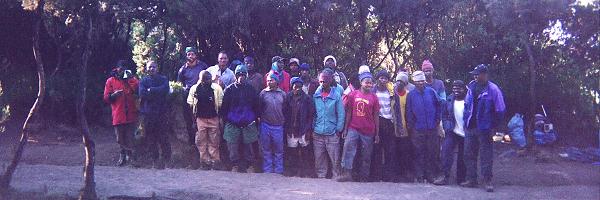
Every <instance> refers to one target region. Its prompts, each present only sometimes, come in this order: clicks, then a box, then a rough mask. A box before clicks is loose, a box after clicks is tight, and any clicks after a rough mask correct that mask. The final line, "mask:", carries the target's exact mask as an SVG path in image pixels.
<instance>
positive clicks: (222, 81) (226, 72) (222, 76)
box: [206, 51, 237, 88]
mask: <svg viewBox="0 0 600 200" xmlns="http://www.w3.org/2000/svg"><path fill="white" fill-rule="evenodd" d="M217 61H218V63H217V64H216V65H214V66H211V67H209V68H208V69H206V70H207V71H208V72H209V73H210V74H211V75H212V76H213V82H215V83H217V84H219V86H221V88H227V87H228V86H229V85H231V84H232V83H233V82H234V81H235V79H236V77H235V75H234V74H233V71H231V69H229V68H227V66H228V64H229V57H228V56H227V52H225V51H221V52H219V54H218V57H217ZM236 69H237V68H236Z"/></svg>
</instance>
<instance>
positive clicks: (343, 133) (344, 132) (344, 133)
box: [342, 130, 348, 139]
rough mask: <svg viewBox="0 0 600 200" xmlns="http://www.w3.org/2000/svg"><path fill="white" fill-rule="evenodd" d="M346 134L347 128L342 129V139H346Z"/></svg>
mask: <svg viewBox="0 0 600 200" xmlns="http://www.w3.org/2000/svg"><path fill="white" fill-rule="evenodd" d="M347 135H348V130H344V131H342V139H346V136H347Z"/></svg>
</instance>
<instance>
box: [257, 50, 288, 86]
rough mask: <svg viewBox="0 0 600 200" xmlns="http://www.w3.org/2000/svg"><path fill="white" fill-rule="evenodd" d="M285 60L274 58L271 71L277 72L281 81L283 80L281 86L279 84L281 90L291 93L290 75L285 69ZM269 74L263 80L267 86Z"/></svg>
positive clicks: (278, 57) (279, 57)
mask: <svg viewBox="0 0 600 200" xmlns="http://www.w3.org/2000/svg"><path fill="white" fill-rule="evenodd" d="M283 60H284V59H283V58H282V57H281V56H273V58H272V59H271V68H270V70H269V72H270V71H274V72H277V74H278V75H279V80H281V84H279V88H281V90H283V91H284V92H285V93H288V92H290V79H291V77H290V74H288V73H287V72H286V71H285V70H284V69H283V67H284V66H285V64H284V63H283ZM267 75H268V74H265V76H264V78H263V80H264V83H265V85H266V84H267V77H268V76H267Z"/></svg>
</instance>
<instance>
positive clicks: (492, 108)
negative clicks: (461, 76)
mask: <svg viewBox="0 0 600 200" xmlns="http://www.w3.org/2000/svg"><path fill="white" fill-rule="evenodd" d="M476 84H477V82H475V81H471V82H470V83H469V85H467V89H468V90H467V96H466V97H465V115H464V117H463V119H464V120H465V128H467V127H469V125H470V120H471V118H472V117H475V120H476V121H475V122H476V124H477V128H478V129H479V130H489V129H492V128H497V127H498V126H499V125H500V124H501V122H502V119H503V118H504V112H505V111H506V105H505V104H504V97H503V96H502V91H501V90H500V88H499V87H498V86H497V85H496V84H494V83H492V82H490V81H488V83H487V85H486V86H484V88H483V89H482V90H481V93H480V94H479V95H478V96H477V97H475V94H473V93H474V90H475V87H476ZM474 98H477V99H478V103H477V107H476V108H475V107H474V105H473V104H474V102H473V101H474Z"/></svg>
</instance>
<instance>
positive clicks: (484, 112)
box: [461, 64, 506, 192]
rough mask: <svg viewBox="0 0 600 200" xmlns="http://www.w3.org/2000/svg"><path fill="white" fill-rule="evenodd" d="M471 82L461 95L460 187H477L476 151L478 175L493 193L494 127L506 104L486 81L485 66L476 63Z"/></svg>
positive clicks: (497, 125)
mask: <svg viewBox="0 0 600 200" xmlns="http://www.w3.org/2000/svg"><path fill="white" fill-rule="evenodd" d="M470 73H471V74H472V75H473V79H474V80H473V81H471V82H470V83H469V84H468V85H467V95H466V97H465V112H464V117H463V119H464V120H465V128H466V129H467V131H466V133H465V150H464V151H465V164H466V166H467V177H466V181H465V182H463V183H461V186H465V187H476V186H477V157H478V154H479V159H480V165H481V175H482V176H483V183H484V187H485V190H486V191H487V192H493V191H494V187H493V185H492V164H493V156H494V149H493V143H492V136H493V134H494V133H495V131H494V130H496V129H498V128H500V126H501V124H502V123H503V118H504V113H505V110H506V105H505V104H504V97H503V95H502V91H501V90H500V88H499V87H498V86H497V85H496V84H494V83H492V82H491V81H489V77H488V65H486V64H480V65H477V66H476V67H475V69H474V70H473V71H471V72H470Z"/></svg>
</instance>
